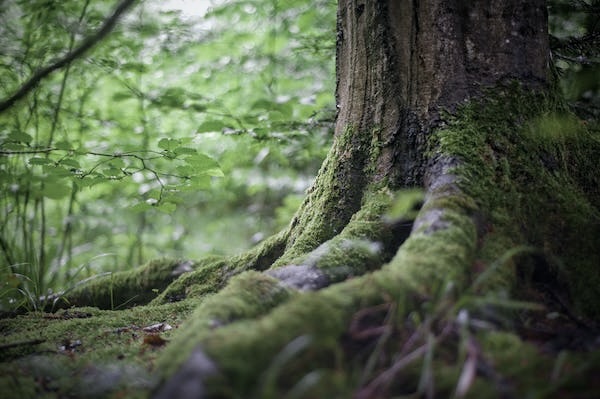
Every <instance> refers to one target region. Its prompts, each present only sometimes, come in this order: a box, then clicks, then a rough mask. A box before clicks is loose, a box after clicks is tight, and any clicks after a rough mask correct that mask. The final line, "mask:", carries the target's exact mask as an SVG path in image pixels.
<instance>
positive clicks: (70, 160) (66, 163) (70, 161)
mask: <svg viewBox="0 0 600 399" xmlns="http://www.w3.org/2000/svg"><path fill="white" fill-rule="evenodd" d="M60 164H61V165H64V166H70V167H72V168H80V167H81V165H80V164H79V161H77V160H76V159H73V158H65V159H62V160H61V161H60Z"/></svg>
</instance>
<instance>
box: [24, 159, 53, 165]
mask: <svg viewBox="0 0 600 399" xmlns="http://www.w3.org/2000/svg"><path fill="white" fill-rule="evenodd" d="M52 162H53V161H52V160H51V159H48V158H40V157H33V158H30V159H29V165H48V164H50V163H52Z"/></svg>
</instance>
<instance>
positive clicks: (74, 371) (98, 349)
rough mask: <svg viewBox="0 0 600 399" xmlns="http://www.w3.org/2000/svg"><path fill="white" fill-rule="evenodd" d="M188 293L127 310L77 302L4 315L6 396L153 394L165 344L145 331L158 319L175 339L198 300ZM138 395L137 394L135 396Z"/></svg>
mask: <svg viewBox="0 0 600 399" xmlns="http://www.w3.org/2000/svg"><path fill="white" fill-rule="evenodd" d="M194 306H195V303H193V302H190V301H182V302H178V303H173V304H168V305H163V306H149V305H146V306H143V307H137V308H132V309H126V310H121V311H108V310H99V309H97V308H72V309H68V310H60V311H58V312H56V313H40V312H37V313H30V314H27V315H23V316H18V317H16V318H14V319H3V320H0V331H2V334H1V335H0V345H3V346H6V347H7V346H8V345H11V344H13V345H14V344H16V343H20V345H17V346H12V347H7V348H6V349H3V350H2V351H1V352H0V376H2V377H0V391H1V392H3V394H7V395H8V396H7V397H15V398H16V397H18V398H38V397H94V396H99V397H108V396H110V395H115V396H118V395H123V396H126V397H140V396H146V395H147V393H148V390H149V389H150V388H151V387H153V386H154V384H155V379H154V377H153V373H152V370H153V369H154V362H155V359H156V357H157V356H158V353H159V352H160V351H161V350H162V348H163V347H162V346H160V341H157V343H158V344H159V346H155V345H152V344H150V343H146V341H145V339H146V336H147V335H149V334H151V333H150V332H147V331H144V328H145V327H150V326H152V325H155V324H157V323H165V324H164V325H167V324H168V325H169V326H171V328H172V329H171V330H168V329H167V330H165V331H163V332H160V333H158V332H157V333H156V334H160V336H161V338H162V339H165V340H167V341H168V340H169V339H170V337H171V335H172V333H173V331H175V330H176V329H177V327H178V326H179V324H180V323H181V322H182V320H184V319H185V318H186V317H187V316H188V315H189V314H190V312H191V311H192V309H193V308H194ZM130 395H131V396H130Z"/></svg>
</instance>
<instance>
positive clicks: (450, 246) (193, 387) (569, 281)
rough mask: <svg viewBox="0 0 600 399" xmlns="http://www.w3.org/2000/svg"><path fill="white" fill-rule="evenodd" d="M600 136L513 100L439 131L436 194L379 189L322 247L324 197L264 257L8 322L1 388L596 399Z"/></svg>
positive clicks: (76, 392)
mask: <svg viewBox="0 0 600 399" xmlns="http://www.w3.org/2000/svg"><path fill="white" fill-rule="evenodd" d="M348 132H352V129H349V130H348ZM349 134H350V133H349ZM598 137H599V136H598V129H597V127H596V126H593V125H590V124H589V123H587V124H586V123H583V122H581V121H579V120H578V119H577V118H575V117H574V116H572V115H571V114H570V113H569V112H568V110H567V109H566V108H565V107H563V106H562V105H561V104H560V103H557V102H554V101H553V100H551V99H549V98H547V97H544V96H541V95H539V94H533V93H528V92H525V91H523V90H522V89H520V88H519V87H517V86H504V87H500V88H496V89H495V90H494V91H493V92H490V93H489V94H488V95H487V96H486V97H485V99H483V100H479V101H473V102H471V103H469V104H465V105H464V106H462V107H461V108H460V109H459V110H458V111H457V112H456V113H455V114H454V115H448V116H446V117H445V118H444V122H443V124H442V126H441V127H440V128H439V129H438V130H437V131H436V132H434V133H433V134H432V135H431V137H430V149H429V153H428V156H429V159H430V161H429V164H430V168H429V174H428V177H427V180H428V184H427V189H426V191H425V195H424V198H422V195H421V194H420V193H418V192H415V191H414V190H412V191H400V192H399V193H392V192H391V191H390V190H389V189H388V188H387V187H384V186H382V185H381V184H379V185H378V186H377V187H374V186H371V187H369V188H368V189H367V190H366V191H365V192H364V193H363V195H362V199H361V203H360V209H359V210H358V211H356V212H354V213H353V215H352V216H351V217H349V218H347V217H346V216H343V217H337V216H336V218H335V219H336V220H335V224H336V225H337V223H341V222H340V220H342V219H346V222H345V224H344V226H343V228H339V229H338V228H337V227H335V228H334V227H331V226H330V227H331V228H330V229H329V230H328V231H326V232H322V231H320V227H319V226H321V225H323V224H324V223H326V222H327V221H326V216H327V215H326V213H327V210H332V209H335V206H333V205H332V204H331V201H332V199H334V198H336V195H335V194H331V193H329V194H328V193H327V187H326V184H325V183H323V185H322V186H319V187H318V188H317V189H316V190H315V191H314V194H310V195H309V198H308V199H307V201H305V204H304V205H303V208H306V209H309V210H307V211H306V214H304V213H303V212H300V213H299V214H298V215H297V217H296V218H295V219H294V221H293V222H292V224H291V227H290V229H289V230H287V231H284V232H282V233H280V234H279V235H277V236H274V237H272V238H271V239H269V240H266V241H265V242H264V243H263V244H262V245H259V246H258V247H256V248H255V249H253V250H251V251H249V252H248V253H246V254H243V255H240V256H238V257H234V258H228V259H217V258H211V259H206V260H203V261H200V262H196V263H193V262H183V261H165V260H163V261H157V262H153V263H151V264H149V265H147V266H145V267H142V268H140V269H138V270H136V271H132V272H128V273H124V274H122V275H118V274H117V275H114V276H111V277H110V279H106V280H105V281H100V280H98V281H94V282H93V284H90V285H88V286H82V287H80V288H78V289H77V290H76V291H73V292H70V293H66V294H65V295H64V296H63V297H62V298H61V303H62V304H63V305H62V306H66V304H76V305H79V306H82V305H84V304H87V305H93V306H96V307H94V308H91V307H74V308H68V309H63V310H60V311H58V312H55V313H41V312H38V313H29V314H24V315H20V316H15V317H12V318H6V319H3V320H0V348H1V355H0V360H1V363H0V373H1V376H2V377H0V384H1V386H0V390H1V391H2V392H3V393H8V395H9V396H8V397H15V398H26V397H53V398H56V397H94V396H95V397H115V398H116V397H155V398H158V399H160V398H168V397H182V398H191V397H210V398H350V397H355V398H359V399H369V398H384V397H429V398H434V397H440V398H441V397H467V398H592V397H595V396H594V395H596V393H597V391H598V388H600V387H599V386H598V381H597V379H595V377H594V376H596V375H598V373H600V350H599V349H600V344H599V342H598V337H599V336H600V329H599V327H598V321H599V320H600V273H599V270H598V268H599V267H600V242H599V241H600V189H599V187H600V173H598V172H599V170H598V169H599V166H598V164H597V160H598V159H600V141H599V139H598ZM345 139H346V140H349V139H348V138H345ZM363 141H364V140H363ZM330 156H331V157H335V156H336V155H335V152H332V154H331V155H330ZM338 156H341V155H340V154H338ZM338 161H339V160H335V159H334V160H330V162H333V163H334V164H335V163H336V162H338ZM372 166H373V165H367V167H372ZM322 173H324V174H329V175H331V176H333V175H334V174H335V171H334V170H333V171H332V170H328V169H327V168H326V167H325V168H324V169H323V171H322ZM331 176H330V178H326V177H321V180H322V181H325V182H329V181H330V180H331ZM318 181H319V180H318ZM421 201H422V202H421ZM311 203H313V206H310V204H311ZM319 204H320V205H319ZM421 204H422V206H421ZM319 207H320V210H319V209H317V208H319ZM320 211H321V212H320ZM415 213H417V215H416V219H414V217H415ZM336 214H337V215H338V216H339V214H344V212H339V211H337V210H336ZM410 229H412V232H411V234H410V236H408V234H407V231H408V230H410ZM313 233H314V234H313ZM272 266H273V268H274V269H273V268H272ZM182 268H185V269H186V270H184V271H185V273H183V274H180V272H181V271H182ZM268 269H271V270H268ZM265 270H266V272H265ZM277 270H279V271H277ZM311 284H312V285H311ZM298 287H309V288H308V289H306V290H304V289H303V288H301V289H298ZM310 287H312V288H310ZM315 287H317V288H318V289H316V290H314V289H315ZM133 305H136V306H133ZM99 308H101V309H103V310H100V309H99ZM160 323H164V324H160ZM167 325H168V327H171V328H170V329H169V328H165V327H166V326H167ZM144 328H146V330H144ZM192 354H194V355H193V356H192ZM199 354H200V355H199Z"/></svg>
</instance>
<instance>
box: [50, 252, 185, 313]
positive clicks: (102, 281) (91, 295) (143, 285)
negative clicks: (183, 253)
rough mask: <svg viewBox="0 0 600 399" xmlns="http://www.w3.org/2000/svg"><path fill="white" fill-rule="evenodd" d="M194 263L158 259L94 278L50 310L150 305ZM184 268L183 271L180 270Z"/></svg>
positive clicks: (52, 305)
mask: <svg viewBox="0 0 600 399" xmlns="http://www.w3.org/2000/svg"><path fill="white" fill-rule="evenodd" d="M194 266H195V265H194V263H193V262H190V261H183V260H175V259H157V260H152V261H150V262H148V263H147V264H145V265H143V266H140V267H138V268H135V269H132V270H128V271H123V272H117V273H111V274H109V275H105V276H101V277H98V278H93V279H91V280H88V281H86V282H84V283H81V284H79V285H77V286H75V287H74V288H73V289H71V290H69V291H68V292H66V293H64V294H62V295H60V296H59V297H58V299H57V300H56V301H55V303H50V304H48V308H49V309H51V308H58V307H67V306H96V307H99V308H101V309H119V308H126V307H132V306H137V305H141V304H145V303H148V302H150V301H151V300H152V299H153V298H155V297H156V296H157V295H158V293H159V292H160V291H162V290H163V289H165V288H166V287H167V286H168V285H169V284H170V283H171V282H172V281H173V280H175V279H176V278H177V277H179V275H180V274H181V273H182V272H184V271H185V270H187V269H192V268H193V267H194ZM180 269H181V270H180Z"/></svg>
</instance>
